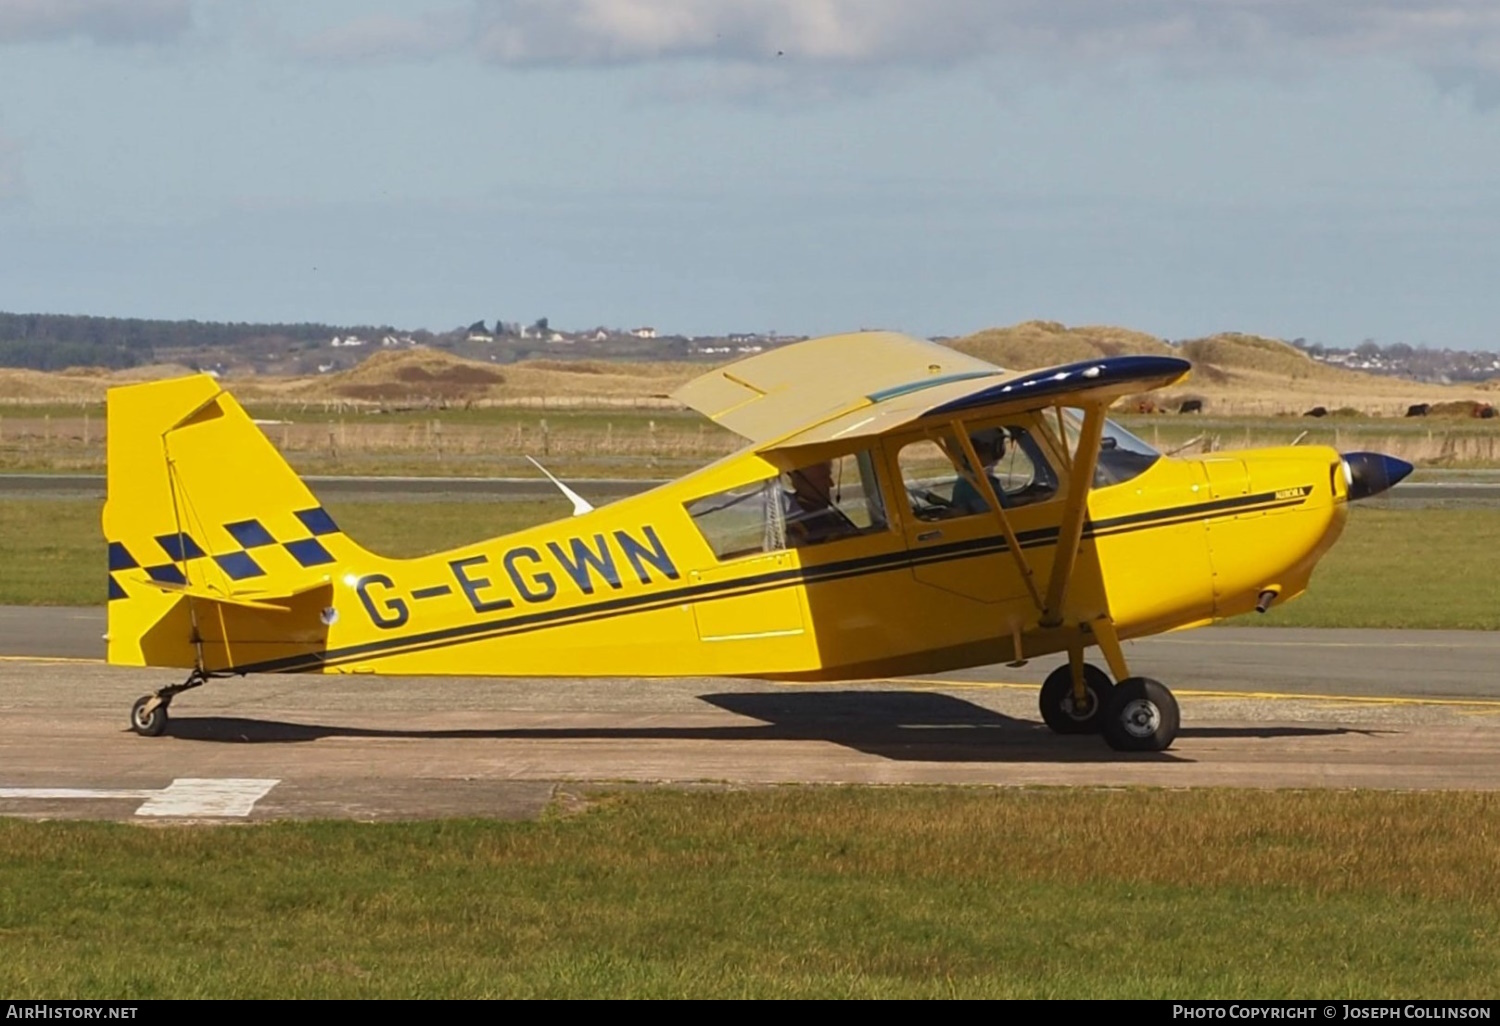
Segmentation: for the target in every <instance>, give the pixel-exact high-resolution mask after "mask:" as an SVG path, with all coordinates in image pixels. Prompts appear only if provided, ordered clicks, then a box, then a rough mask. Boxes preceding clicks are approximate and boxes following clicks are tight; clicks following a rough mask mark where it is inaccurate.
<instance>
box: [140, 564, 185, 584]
mask: <svg viewBox="0 0 1500 1026" xmlns="http://www.w3.org/2000/svg"><path fill="white" fill-rule="evenodd" d="M146 574H147V575H148V576H149V577H150V578H151V579H152V580H153V581H156V582H157V583H158V584H186V583H187V578H186V577H184V576H183V575H182V571H181V570H179V569H177V564H176V563H163V564H161V565H160V566H148V567H146Z"/></svg>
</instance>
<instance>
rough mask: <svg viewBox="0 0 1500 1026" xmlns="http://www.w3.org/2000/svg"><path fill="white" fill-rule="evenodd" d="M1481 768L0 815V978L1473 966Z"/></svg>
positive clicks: (438, 986)
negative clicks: (1093, 783) (1323, 786)
mask: <svg viewBox="0 0 1500 1026" xmlns="http://www.w3.org/2000/svg"><path fill="white" fill-rule="evenodd" d="M1496 879H1500V796H1496V795H1487V794H1458V793H1426V794H1416V793H1408V794H1390V793H1361V792H1333V791H1324V792H1310V793H1299V792H1238V791H1227V790H1217V791H1146V790H1125V791H1118V790H1117V791H1108V792H1106V791H1087V790H1019V789H1007V790H978V789H938V788H868V789H854V788H848V789H841V788H810V787H786V788H777V789H770V790H755V791H740V792H728V791H718V790H705V791H697V792H681V791H675V792H673V791H633V792H617V793H613V794H605V795H603V796H602V797H599V798H596V799H595V800H593V801H592V803H591V804H589V805H588V806H587V807H586V808H584V809H583V810H582V811H575V812H573V813H571V814H562V813H559V812H554V813H553V814H550V815H548V816H547V817H545V818H544V819H543V820H542V821H541V822H531V823H497V822H474V821H458V822H454V821H449V822H431V823H412V824H401V825H368V824H356V823H303V824H292V823H282V824H274V825H262V826H254V827H237V828H216V829H215V828H208V829H205V828H193V827H164V828H152V829H146V828H142V827H138V826H131V825H109V824H84V823H27V822H19V821H15V820H0V937H3V938H4V949H5V953H6V957H5V958H4V959H0V992H4V993H5V994H6V996H7V997H9V998H12V999H19V1000H25V999H34V998H42V997H84V996H87V997H96V998H155V997H178V998H182V997H221V998H222V997H405V998H412V997H419V998H431V997H950V996H951V997H1127V998H1148V997H1156V998H1162V997H1195V998H1211V997H1263V998H1272V997H1296V998H1301V999H1312V998H1334V997H1346V998H1350V997H1364V998H1376V997H1403V998H1417V997H1434V998H1437V997H1444V998H1459V997H1474V998H1490V997H1493V996H1494V994H1495V993H1496V992H1497V990H1500V928H1497V927H1496V923H1500V892H1497V891H1496V889H1495V887H1494V882H1495V880H1496Z"/></svg>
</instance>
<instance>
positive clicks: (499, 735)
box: [166, 691, 1348, 762]
mask: <svg viewBox="0 0 1500 1026" xmlns="http://www.w3.org/2000/svg"><path fill="white" fill-rule="evenodd" d="M700 697H701V698H702V700H703V701H705V702H708V703H709V704H711V705H715V706H717V707H719V708H720V709H723V710H725V711H726V712H730V713H734V714H735V715H737V716H743V717H746V718H748V719H753V720H759V721H761V722H759V723H744V724H730V725H725V726H688V727H525V728H495V729H485V728H474V729H459V730H452V729H433V730H421V729H390V728H379V727H341V726H329V725H321V724H305V723H286V722H281V721H277V720H259V719H248V718H244V717H227V716H198V717H174V718H173V719H171V720H169V721H168V723H167V730H166V733H167V734H168V735H169V736H171V737H175V738H179V739H182V740H187V741H209V742H227V743H239V744H247V743H248V744H267V743H270V744H288V743H298V742H304V741H317V740H321V739H323V738H362V737H367V738H407V739H413V740H455V739H456V740H497V741H503V740H541V741H566V740H605V741H611V740H613V741H623V740H639V741H676V740H681V741H826V742H830V743H833V744H840V745H844V746H846V747H848V748H852V749H855V750H856V751H860V752H865V753H867V754H870V755H875V756H879V757H881V758H885V759H892V760H897V761H903V762H1113V761H1117V760H1120V759H1130V760H1132V761H1140V760H1142V759H1148V760H1159V761H1178V762H1181V761H1185V760H1183V759H1181V758H1180V757H1178V756H1176V755H1174V754H1172V753H1170V752H1163V753H1130V754H1125V753H1120V752H1115V751H1112V750H1111V749H1109V748H1108V747H1106V746H1105V745H1104V743H1103V742H1102V741H1101V740H1100V739H1099V738H1098V736H1097V735H1094V736H1087V735H1081V736H1075V737H1061V736H1058V735H1056V734H1053V733H1052V732H1051V731H1050V730H1048V729H1047V728H1046V727H1045V726H1043V725H1042V724H1041V723H1039V722H1036V721H1033V720H1022V719H1016V718H1015V717H1012V716H1006V715H1004V714H1002V713H998V712H995V711H994V710H991V709H986V708H984V707H983V706H979V705H975V704H974V703H972V702H966V701H964V700H963V699H961V698H955V697H954V696H952V695H943V694H936V693H932V692H921V691H882V692H871V691H798V692H792V693H788V692H728V693H722V694H711V695H702V696H700ZM1342 733H1348V731H1347V730H1345V729H1343V728H1327V727H1287V726H1274V725H1267V726H1264V727H1232V728H1227V727H1209V728H1196V729H1194V728H1188V729H1185V730H1183V731H1182V733H1181V736H1182V737H1194V736H1203V737H1245V738H1270V737H1312V736H1324V735H1330V734H1342Z"/></svg>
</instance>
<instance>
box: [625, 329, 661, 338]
mask: <svg viewBox="0 0 1500 1026" xmlns="http://www.w3.org/2000/svg"><path fill="white" fill-rule="evenodd" d="M630 333H631V334H632V335H634V336H635V337H636V338H655V337H656V329H655V328H631V329H630Z"/></svg>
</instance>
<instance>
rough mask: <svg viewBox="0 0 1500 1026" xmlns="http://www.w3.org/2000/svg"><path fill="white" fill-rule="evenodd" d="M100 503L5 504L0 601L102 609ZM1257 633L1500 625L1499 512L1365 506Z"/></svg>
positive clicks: (512, 522)
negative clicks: (1299, 591)
mask: <svg viewBox="0 0 1500 1026" xmlns="http://www.w3.org/2000/svg"><path fill="white" fill-rule="evenodd" d="M329 509H330V510H331V512H332V513H333V515H334V518H335V519H336V520H337V521H338V523H339V526H340V527H342V528H343V529H344V530H345V531H347V532H348V533H349V535H350V536H351V537H353V538H354V539H356V540H357V541H358V542H359V543H360V544H362V545H364V546H365V547H366V548H369V549H370V550H372V551H374V552H377V553H380V554H381V555H388V556H396V557H404V556H418V555H422V554H424V553H427V552H436V551H441V550H443V549H449V548H453V547H455V546H458V545H463V544H467V543H469V542H474V541H480V540H483V539H485V538H489V537H493V536H495V535H498V534H503V533H506V532H509V531H515V530H519V529H521V528H523V527H528V526H531V525H533V524H537V523H542V522H544V521H546V520H552V519H558V518H561V517H564V516H566V515H567V512H568V507H567V504H566V503H564V502H563V501H562V500H561V499H547V500H535V501H515V502H495V501H490V500H481V501H464V502H434V501H419V500H418V501H402V502H332V503H329ZM104 565H105V558H104V540H103V536H102V534H101V533H100V528H99V503H98V502H97V501H93V500H83V499H7V500H0V604H5V605H96V604H99V603H101V602H103V601H104V595H103V592H104V580H105V578H104V569H103V568H104ZM1229 622H1230V623H1234V624H1242V625H1256V626H1284V627H1286V626H1296V627H1431V628H1466V629H1479V630H1495V629H1500V515H1497V514H1496V513H1495V512H1494V511H1492V510H1486V509H1442V508H1431V509H1380V508H1371V507H1368V506H1356V507H1354V508H1353V509H1352V510H1351V511H1350V517H1349V525H1348V527H1347V528H1346V529H1345V531H1344V535H1343V537H1342V538H1340V539H1339V541H1338V543H1337V544H1336V545H1335V546H1334V547H1333V550H1332V551H1331V552H1330V553H1329V554H1328V555H1327V556H1325V557H1324V558H1323V561H1322V562H1321V563H1320V564H1319V565H1318V569H1317V570H1316V571H1315V572H1314V574H1313V580H1312V585H1311V587H1310V588H1309V589H1308V591H1307V594H1306V595H1304V596H1303V597H1301V598H1299V599H1297V600H1296V601H1293V602H1289V603H1287V604H1286V605H1284V606H1278V607H1274V608H1273V609H1272V610H1271V612H1270V613H1268V614H1266V615H1265V616H1255V615H1251V616H1246V617H1240V618H1238V619H1236V620H1232V621H1229Z"/></svg>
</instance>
